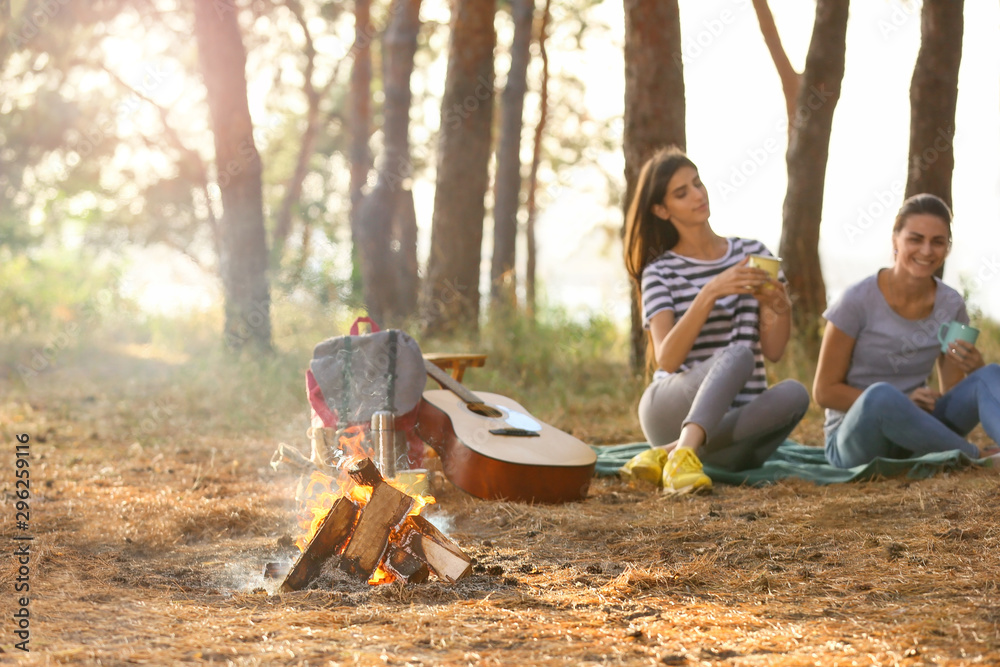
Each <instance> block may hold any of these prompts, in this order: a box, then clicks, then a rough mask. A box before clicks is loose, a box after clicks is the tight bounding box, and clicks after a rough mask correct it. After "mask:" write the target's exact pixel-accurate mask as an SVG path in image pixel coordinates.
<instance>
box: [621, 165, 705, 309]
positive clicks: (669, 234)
mask: <svg viewBox="0 0 1000 667" xmlns="http://www.w3.org/2000/svg"><path fill="white" fill-rule="evenodd" d="M681 167H691V168H692V169H698V167H696V166H695V164H694V162H692V161H691V159H690V158H688V156H687V155H685V154H684V151H682V150H681V149H680V148H678V147H677V146H668V147H667V148H662V149H660V150H659V151H657V152H656V154H655V155H653V157H651V158H649V159H648V160H647V161H646V164H644V165H642V171H640V172H639V181H638V183H636V186H635V194H634V195H633V196H632V203H631V204H630V205H629V207H628V213H627V214H626V216H625V239H624V246H625V270H626V271H628V274H629V276H630V277H631V278H632V282H633V284H634V285H635V287H636V289H639V288H640V286H641V283H642V271H643V269H645V268H646V265H647V264H649V263H650V262H652V261H653V260H654V259H656V258H657V257H659V256H660V255H662V254H663V253H664V252H666V251H667V250H670V249H671V248H673V247H674V246H675V245H677V242H678V241H679V240H680V236H679V235H678V234H677V228H676V227H674V224H673V223H672V222H670V221H669V220H664V219H663V218H659V217H657V216H656V215H655V214H654V213H653V206H655V205H656V204H662V203H663V199H664V198H665V197H666V195H667V185H668V184H669V183H670V179H671V178H673V175H674V174H675V173H676V172H677V170H678V169H680V168H681Z"/></svg>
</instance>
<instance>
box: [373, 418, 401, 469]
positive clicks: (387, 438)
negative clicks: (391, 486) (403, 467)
mask: <svg viewBox="0 0 1000 667" xmlns="http://www.w3.org/2000/svg"><path fill="white" fill-rule="evenodd" d="M371 439H372V446H373V447H374V449H375V456H376V458H377V459H378V460H377V461H376V462H375V463H376V465H377V466H378V469H379V472H381V473H382V477H386V478H390V479H391V478H393V477H395V476H396V459H397V456H396V417H395V416H394V415H393V414H392V413H391V412H389V411H388V410H379V411H378V412H376V413H375V414H373V415H372V430H371Z"/></svg>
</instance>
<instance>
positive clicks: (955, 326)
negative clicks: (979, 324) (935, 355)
mask: <svg viewBox="0 0 1000 667" xmlns="http://www.w3.org/2000/svg"><path fill="white" fill-rule="evenodd" d="M977 338H979V329H977V328H976V327H971V326H969V325H968V324H962V323H961V322H955V321H954V320H953V321H951V322H943V323H942V324H941V326H939V327H938V333H937V339H938V342H939V343H941V351H942V352H944V353H947V352H948V345H949V344H950V343H951V342H952V341H956V340H964V341H965V342H966V343H968V344H969V345H975V344H976V339H977Z"/></svg>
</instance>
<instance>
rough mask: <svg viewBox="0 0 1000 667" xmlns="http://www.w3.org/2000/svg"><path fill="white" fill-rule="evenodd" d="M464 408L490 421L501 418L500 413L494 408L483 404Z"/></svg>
mask: <svg viewBox="0 0 1000 667" xmlns="http://www.w3.org/2000/svg"><path fill="white" fill-rule="evenodd" d="M466 407H468V408H469V410H471V411H472V412H475V413H476V414H477V415H480V416H482V417H488V418H490V419H500V418H501V417H503V413H502V412H500V411H499V410H497V409H496V408H494V407H493V406H492V405H486V404H485V403H469V404H468V405H467V406H466Z"/></svg>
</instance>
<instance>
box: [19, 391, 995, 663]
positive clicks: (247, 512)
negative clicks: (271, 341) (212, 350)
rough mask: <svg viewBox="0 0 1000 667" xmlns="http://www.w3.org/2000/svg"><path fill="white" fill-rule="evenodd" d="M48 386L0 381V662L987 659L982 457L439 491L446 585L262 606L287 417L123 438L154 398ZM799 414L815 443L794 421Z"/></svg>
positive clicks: (277, 547) (278, 552)
mask: <svg viewBox="0 0 1000 667" xmlns="http://www.w3.org/2000/svg"><path fill="white" fill-rule="evenodd" d="M72 380H73V377H72V376H71V375H69V374H66V373H52V374H50V376H47V377H40V378H38V379H37V381H35V382H34V383H33V384H32V386H31V391H30V392H28V393H25V392H23V391H22V390H20V389H16V387H15V383H14V382H13V379H12V378H10V377H8V378H7V380H6V381H5V383H4V384H3V386H2V388H3V390H4V391H3V393H2V394H0V396H2V397H3V398H0V423H2V425H3V426H2V437H3V441H4V451H5V454H4V457H3V462H4V463H3V465H5V466H6V471H5V472H4V474H3V476H2V480H3V481H2V483H0V486H2V489H3V491H4V494H5V498H6V502H5V505H4V507H5V511H6V516H4V517H3V520H2V522H0V525H2V527H3V530H2V536H0V537H2V539H3V542H4V545H5V547H4V548H5V550H7V551H8V552H12V551H14V549H15V546H12V545H18V544H21V543H22V542H15V541H14V539H13V538H14V537H15V536H25V535H30V536H31V537H33V538H34V539H33V541H31V542H30V545H31V546H30V553H31V556H30V565H29V567H30V593H28V595H29V596H30V603H29V605H28V609H29V611H30V644H29V646H30V649H31V651H30V653H24V652H22V651H19V650H17V649H16V648H15V643H17V642H18V641H19V639H18V638H17V637H16V636H15V635H14V631H15V630H16V629H17V628H16V625H15V621H14V617H13V614H14V613H15V612H16V611H17V609H18V608H19V606H18V596H19V595H22V594H17V593H15V592H14V586H15V584H16V579H17V577H18V567H19V565H18V563H17V562H16V560H15V559H14V558H6V559H4V560H3V561H2V562H0V590H2V591H3V594H2V595H0V617H2V621H0V650H2V653H0V662H4V663H6V662H18V663H21V664H60V663H84V664H100V665H120V664H151V665H174V664H199V663H206V662H211V663H219V664H232V665H328V664H333V665H339V664H343V665H354V664H360V665H464V664H503V665H557V664H558V665H617V664H624V665H657V664H662V665H706V664H712V665H715V664H719V665H813V664H818V665H872V664H874V665H894V664H901V665H965V664H970V665H971V664H1000V591H998V581H1000V576H998V572H1000V519H998V518H997V516H998V514H997V508H998V507H1000V477H998V476H997V474H996V473H995V472H992V471H990V470H986V469H978V468H977V469H967V470H962V471H958V472H953V473H947V474H941V475H939V476H936V477H933V478H931V479H927V480H923V481H910V480H906V479H901V478H893V479H886V480H880V481H874V482H866V483H856V484H846V485H836V486H828V487H820V486H815V485H813V484H811V483H806V482H801V481H794V480H791V481H784V482H781V483H778V484H775V485H773V486H769V487H765V488H743V487H717V488H716V489H715V491H714V493H713V494H712V495H710V496H704V497H691V498H684V499H679V500H678V499H670V498H666V497H663V496H661V495H659V494H658V493H656V492H655V490H653V489H652V488H650V487H642V486H635V485H630V484H627V483H624V482H621V481H619V480H617V479H607V478H605V479H595V480H594V482H593V484H592V486H591V489H590V494H589V497H588V498H587V500H586V501H584V502H580V503H574V504H568V505H561V506H529V505H524V504H513V503H503V502H489V501H482V500H477V499H475V498H471V497H469V496H467V495H465V494H463V493H462V492H460V491H458V490H456V489H454V488H453V487H450V486H445V487H444V488H443V489H442V490H441V492H440V494H439V497H438V503H437V504H436V505H435V506H433V507H432V508H431V509H430V510H429V511H430V514H431V515H432V516H434V517H435V520H436V521H437V522H438V523H440V524H441V525H445V526H446V527H447V529H448V532H449V534H450V535H451V536H452V537H453V538H454V539H455V540H456V541H457V542H458V543H459V545H460V546H461V547H462V548H463V549H465V551H466V552H467V553H468V554H469V555H471V556H473V557H474V559H475V560H474V568H473V573H472V575H471V576H470V577H468V578H467V579H465V580H463V581H461V582H459V583H457V584H446V583H442V582H439V581H435V580H433V579H432V581H431V582H428V583H425V584H419V585H400V584H389V585H385V586H377V587H371V586H368V585H366V584H361V583H355V582H351V581H348V580H346V579H344V578H342V577H340V578H338V577H332V578H331V577H327V578H326V579H325V581H326V582H328V585H326V586H323V587H319V588H316V589H313V590H306V591H302V592H297V593H291V594H279V595H275V594H271V593H269V592H268V591H272V590H273V589H274V588H275V583H274V582H272V581H266V580H265V579H264V578H263V576H262V570H263V567H264V565H265V564H266V563H268V562H270V561H278V560H287V559H290V558H292V557H294V547H293V548H291V549H290V548H289V547H288V546H287V544H288V542H289V539H288V538H289V537H292V536H295V535H297V534H298V531H297V529H296V526H295V518H296V517H295V508H294V503H293V502H292V500H291V499H292V495H293V493H294V487H295V483H296V478H295V477H294V476H293V475H291V474H288V473H285V474H278V473H275V472H274V471H272V470H271V468H270V467H269V465H268V461H269V459H270V457H271V454H272V452H273V451H274V449H275V446H276V444H277V442H278V441H281V440H284V441H286V442H289V443H293V444H296V445H297V446H300V447H304V442H303V440H304V438H303V436H302V435H301V432H302V430H303V429H304V424H305V421H306V415H305V413H302V414H297V415H291V416H289V418H288V419H287V420H285V421H284V422H283V423H282V424H277V425H275V426H273V427H272V428H268V429H265V430H263V431H261V430H260V429H257V430H251V431H249V432H243V433H239V432H235V433H234V432H231V431H229V430H226V429H215V428H211V427H206V428H198V427H196V426H197V425H198V424H199V423H202V422H205V423H211V419H210V415H209V414H208V412H207V411H208V410H209V409H210V407H209V406H200V407H199V406H197V405H194V406H191V407H190V408H189V411H190V416H189V418H188V419H186V420H185V421H183V422H182V424H183V428H177V427H171V426H167V425H164V426H163V428H164V429H167V430H165V431H164V432H158V431H156V428H159V427H156V428H154V427H150V429H149V430H150V432H151V433H152V434H153V435H154V436H155V437H148V438H147V437H145V436H144V437H136V431H135V427H131V429H132V430H129V429H128V428H126V427H125V424H127V423H128V422H127V417H126V415H128V414H129V413H130V412H132V411H133V410H134V406H135V402H136V400H141V401H146V404H147V407H148V405H153V406H154V407H155V406H156V405H157V401H167V400H168V399H165V398H160V397H159V396H160V394H157V395H156V396H151V395H149V394H143V393H142V392H141V391H140V390H139V389H138V388H131V389H128V390H127V391H123V392H122V393H118V394H115V393H102V392H101V391H100V390H99V389H95V388H94V387H95V386H99V385H93V384H91V385H88V387H87V388H85V389H83V390H81V388H80V387H79V386H73V382H72ZM164 391H165V392H166V391H167V390H164ZM139 394H141V398H140V399H136V396H137V395H139ZM128 395H130V396H131V399H128V398H123V396H128ZM164 395H166V394H164ZM163 405H170V404H169V403H163V404H162V405H161V407H162V406H163ZM176 409H180V408H176ZM168 410H169V409H168ZM199 410H202V411H203V412H199ZM147 414H148V410H147ZM540 416H542V417H543V418H545V416H544V415H540ZM164 421H168V420H164ZM157 423H158V422H157V421H156V419H154V426H156V424H157ZM192 424H193V425H195V427H192ZM556 425H557V426H562V427H563V428H566V429H567V430H571V428H570V427H569V425H568V424H556ZM802 428H803V430H801V431H800V433H799V437H800V439H803V440H806V441H809V440H810V439H812V440H813V441H814V442H816V441H815V438H816V437H818V428H819V427H818V424H817V423H816V421H815V418H813V419H812V421H811V422H810V423H809V424H806V425H805V426H804V427H802ZM21 433H24V434H28V435H29V436H30V438H31V439H30V455H31V459H30V471H31V476H30V481H31V487H30V488H31V497H30V524H29V526H28V528H27V529H26V530H25V529H21V530H19V529H18V528H17V527H16V524H15V517H14V513H15V507H14V502H15V500H16V498H15V496H14V494H15V492H16V489H15V486H14V471H15V463H14V461H15V457H14V455H13V452H14V448H15V445H16V444H17V443H16V441H15V436H16V435H17V434H21ZM577 435H581V436H584V437H585V436H586V434H580V433H577ZM634 436H635V433H634V432H623V433H621V441H627V440H630V439H634Z"/></svg>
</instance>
